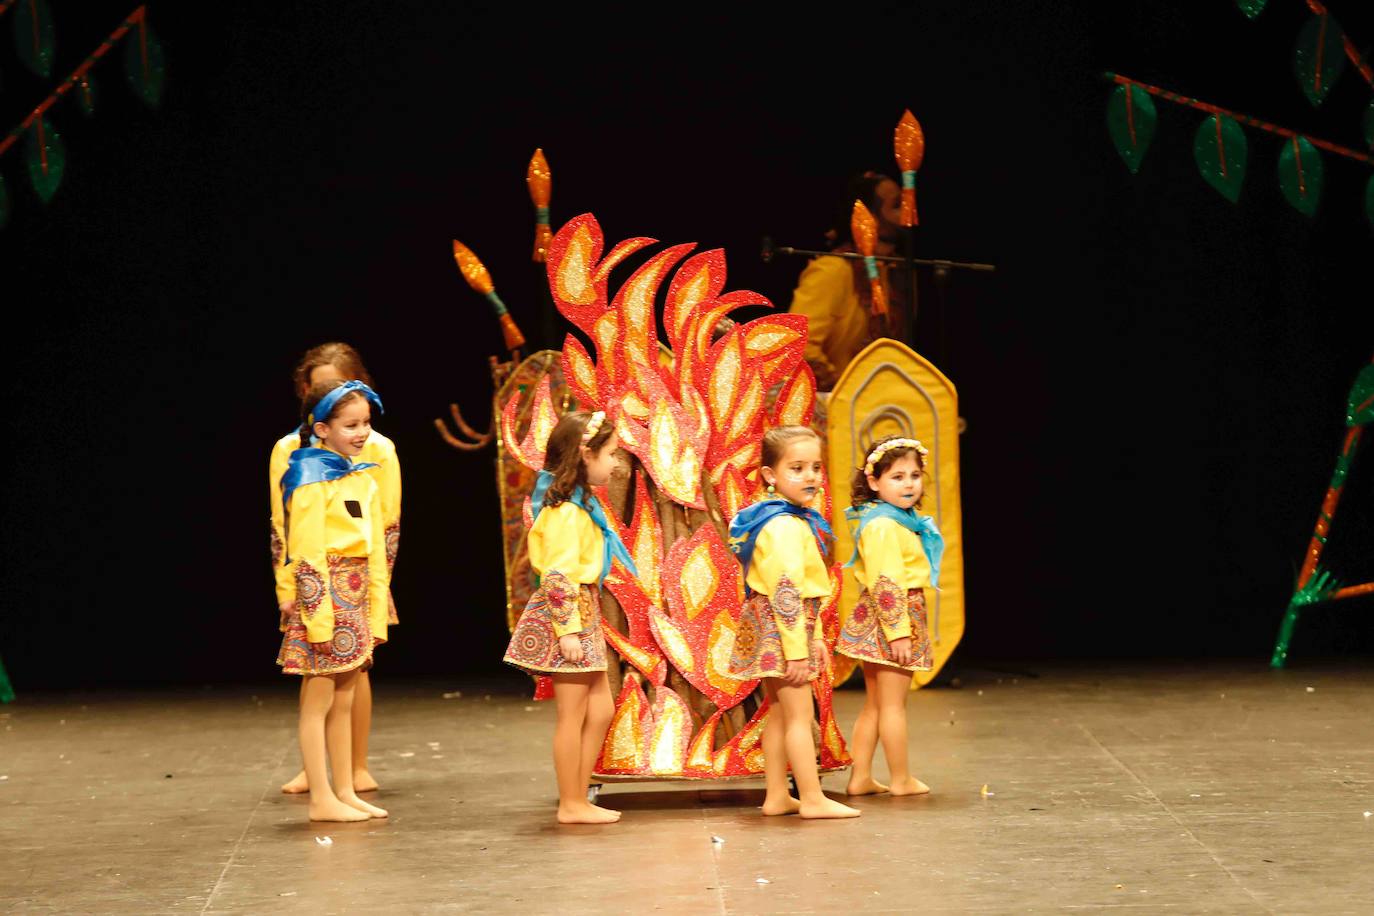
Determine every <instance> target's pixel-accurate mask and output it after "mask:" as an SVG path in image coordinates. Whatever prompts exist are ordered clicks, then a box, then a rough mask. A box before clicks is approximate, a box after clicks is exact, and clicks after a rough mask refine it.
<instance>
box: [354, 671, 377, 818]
mask: <svg viewBox="0 0 1374 916" xmlns="http://www.w3.org/2000/svg"><path fill="white" fill-rule="evenodd" d="M371 733H372V678H371V677H369V676H368V672H366V671H363V672H360V673H359V674H358V686H357V687H356V688H354V690H353V791H355V792H372V791H375V790H376V788H377V780H375V779H373V778H372V774H371V773H370V772H368V769H367V739H368V737H369V735H371Z"/></svg>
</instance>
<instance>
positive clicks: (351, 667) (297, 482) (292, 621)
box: [277, 380, 388, 821]
mask: <svg viewBox="0 0 1374 916" xmlns="http://www.w3.org/2000/svg"><path fill="white" fill-rule="evenodd" d="M374 409H375V411H376V412H377V413H380V412H381V409H382V402H381V399H380V398H379V397H378V396H377V394H376V392H374V391H373V390H372V389H371V388H370V387H368V386H367V385H366V384H364V383H363V382H360V381H357V380H354V381H349V382H340V381H338V380H332V381H328V382H323V383H321V384H319V385H316V386H315V387H314V388H312V389H311V391H310V393H309V394H308V395H307V397H306V401H305V407H304V414H305V416H304V423H303V424H302V427H303V429H305V430H308V431H309V432H310V433H311V434H313V436H314V437H315V441H316V442H317V443H318V444H317V445H314V446H307V447H305V448H299V449H296V450H295V451H294V452H292V453H291V458H290V461H289V462H288V465H287V469H286V473H285V474H283V475H282V479H281V482H280V491H279V492H280V497H279V498H280V499H281V502H282V506H283V511H284V521H285V532H286V545H285V551H284V565H285V566H286V567H287V569H288V570H289V571H290V574H291V579H290V583H291V590H292V592H293V594H292V601H291V603H290V605H289V610H288V611H286V612H285V613H284V615H283V616H284V620H283V630H284V632H283V636H282V644H281V651H280V652H279V653H278V655H277V664H279V665H281V667H282V671H283V672H284V673H286V674H296V675H301V676H302V677H303V678H304V684H303V687H302V691H301V708H300V742H301V757H302V759H303V760H304V762H305V772H306V777H307V779H308V782H309V791H310V819H311V820H317V821H362V820H367V819H368V818H370V817H386V816H387V812H386V811H385V810H383V809H381V808H378V807H377V806H375V805H371V804H368V803H367V802H365V801H363V800H362V799H360V798H359V797H358V795H357V790H356V787H355V786H354V782H353V775H354V771H355V763H354V761H353V759H352V753H353V736H352V711H353V710H352V707H353V700H354V694H355V691H356V689H357V684H358V679H359V677H360V676H361V673H362V672H363V671H365V670H366V669H367V668H369V667H371V665H372V654H373V649H374V647H375V646H377V645H379V644H380V643H383V642H385V641H386V620H387V605H386V591H387V580H388V574H387V564H386V534H385V530H384V523H383V515H382V505H381V496H380V492H379V489H378V487H377V483H376V481H374V480H373V479H372V478H371V477H370V476H368V475H367V474H365V473H361V472H363V471H366V470H367V469H368V468H369V467H370V465H369V464H367V463H365V462H357V461H355V460H354V459H355V458H357V456H358V455H359V454H360V453H361V452H362V450H363V447H364V446H365V445H366V443H367V439H368V437H369V435H370V434H371V431H372V415H373V411H374ZM326 748H327V749H328V750H326ZM331 764H332V765H331ZM331 771H332V774H333V783H332V784H331V783H330V780H329V773H330V772H331Z"/></svg>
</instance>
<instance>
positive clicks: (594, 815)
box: [558, 802, 620, 824]
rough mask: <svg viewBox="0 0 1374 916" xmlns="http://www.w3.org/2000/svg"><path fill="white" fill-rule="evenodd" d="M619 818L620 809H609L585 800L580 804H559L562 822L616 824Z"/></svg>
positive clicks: (559, 817) (559, 816)
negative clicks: (590, 803)
mask: <svg viewBox="0 0 1374 916" xmlns="http://www.w3.org/2000/svg"><path fill="white" fill-rule="evenodd" d="M618 820H620V812H619V811H607V810H606V809H605V808H598V807H597V806H596V805H589V804H587V803H585V802H584V803H582V804H580V805H569V806H566V807H565V806H563V805H559V806H558V823H560V824H614V823H615V822H616V821H618Z"/></svg>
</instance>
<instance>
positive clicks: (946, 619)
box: [826, 339, 964, 686]
mask: <svg viewBox="0 0 1374 916" xmlns="http://www.w3.org/2000/svg"><path fill="white" fill-rule="evenodd" d="M826 431H827V438H826V449H827V456H826V457H827V461H826V465H827V467H828V468H829V472H830V486H831V489H832V491H833V495H834V506H835V512H834V514H835V517H834V518H833V519H831V523H832V524H833V526H834V529H835V537H836V544H837V549H836V556H837V557H838V558H839V559H840V560H842V561H847V560H848V559H849V557H850V556H851V555H852V554H853V552H854V539H853V538H852V537H851V536H850V533H849V526H848V524H846V522H845V518H844V509H845V507H846V506H848V505H849V504H850V484H851V483H852V481H853V475H854V469H855V468H858V467H860V466H861V465H862V464H863V463H864V458H865V457H867V448H868V445H869V444H870V443H872V442H873V441H874V440H875V439H880V438H882V437H883V436H887V435H903V436H911V437H914V438H917V439H920V440H921V442H923V443H924V444H925V446H926V447H927V448H928V449H930V464H929V467H928V468H927V469H926V471H927V481H926V492H925V496H924V498H923V499H922V501H921V503H922V505H921V510H920V511H921V512H922V513H924V514H927V515H932V516H934V517H935V523H936V524H937V525H939V526H940V532H941V533H942V534H943V535H944V537H945V555H944V561H943V562H942V564H941V566H940V590H939V591H935V590H934V589H929V590H927V592H926V608H927V610H928V612H929V614H930V628H931V634H930V635H931V643H932V647H933V649H934V655H935V666H934V668H932V669H931V670H930V671H920V672H917V673H916V676H915V678H914V682H913V686H923V685H925V684H928V683H930V681H931V679H932V678H934V677H935V675H936V673H937V672H939V670H940V669H941V668H942V667H944V664H945V662H946V661H947V660H948V659H949V657H950V655H951V653H953V652H954V648H955V647H956V646H957V645H959V640H960V639H961V638H962V637H963V635H964V542H963V515H962V509H961V507H960V500H959V396H958V394H957V393H956V392H955V390H954V383H953V382H951V381H950V380H949V379H948V378H946V377H945V375H944V373H942V372H941V371H940V370H939V369H936V368H935V367H934V366H933V365H931V364H930V363H929V362H927V361H926V360H925V359H924V358H922V357H921V356H920V355H918V354H917V353H916V352H915V351H913V350H912V349H911V348H910V347H908V346H906V345H905V344H902V343H899V342H898V341H895V340H888V339H882V340H875V341H874V342H873V343H871V344H869V345H868V347H866V348H865V349H864V350H863V351H862V352H861V353H859V355H858V356H856V357H854V360H853V361H852V362H851V363H850V364H849V366H848V367H847V368H846V369H845V371H844V373H843V374H841V376H840V378H839V380H838V381H837V382H836V383H835V390H834V391H832V392H831V394H830V400H829V413H828V417H827V420H826ZM859 590H860V588H859V583H858V582H857V581H855V579H854V573H853V572H852V571H851V570H848V569H846V570H845V571H844V591H843V592H842V593H841V596H840V620H841V621H845V620H848V618H849V614H850V613H851V612H852V611H853V609H854V605H855V604H857V603H858V599H859ZM840 661H841V659H840V658H838V657H837V658H836V662H837V665H838V663H839V662H840ZM836 673H837V675H839V674H845V673H846V672H844V671H843V670H837V672H836Z"/></svg>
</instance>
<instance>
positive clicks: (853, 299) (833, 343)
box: [788, 257, 888, 391]
mask: <svg viewBox="0 0 1374 916" xmlns="http://www.w3.org/2000/svg"><path fill="white" fill-rule="evenodd" d="M878 270H879V278H880V282H881V283H882V284H883V286H884V287H887V285H888V284H887V265H886V264H880V265H879V267H878ZM788 311H789V312H792V313H793V314H797V315H805V316H806V319H807V332H806V350H805V351H804V354H803V357H804V358H805V360H806V362H807V364H809V365H810V366H811V371H812V372H814V373H815V375H816V385H817V387H819V388H820V389H821V390H822V391H829V390H831V389H832V388H834V387H835V381H836V380H837V379H838V378H839V376H840V373H841V372H843V371H844V368H845V366H848V365H849V363H850V361H851V360H853V359H854V357H855V356H856V355H857V354H858V352H859V351H860V350H862V349H863V348H864V347H866V346H868V344H869V343H870V342H871V341H870V338H869V329H868V312H867V310H865V309H864V307H863V305H862V304H861V303H860V302H859V294H858V293H857V292H856V291H855V289H854V270H853V268H852V267H851V266H850V262H849V261H848V260H845V259H844V258H832V257H821V258H816V259H815V260H813V261H812V262H811V263H810V264H807V265H806V269H805V270H803V271H802V273H801V277H800V278H799V279H798V281H797V288H796V290H794V291H793V293H792V305H791V306H790V307H789V308H788Z"/></svg>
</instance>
